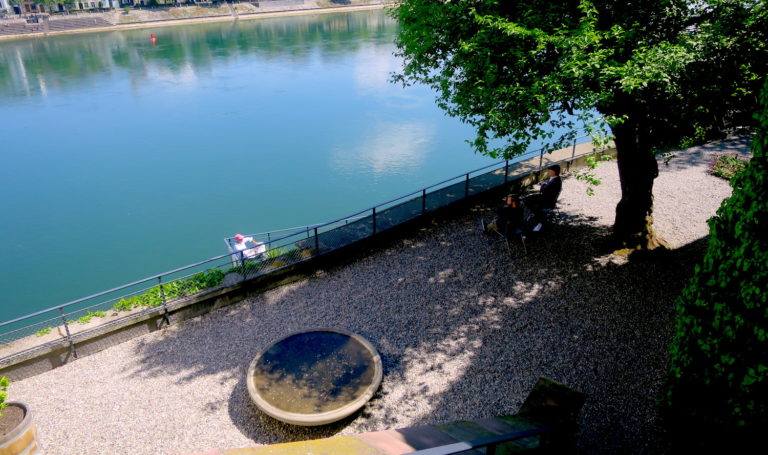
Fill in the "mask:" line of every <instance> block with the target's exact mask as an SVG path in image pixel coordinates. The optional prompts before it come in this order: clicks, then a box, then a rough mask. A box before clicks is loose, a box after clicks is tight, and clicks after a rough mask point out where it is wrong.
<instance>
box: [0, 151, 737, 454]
mask: <svg viewBox="0 0 768 455" xmlns="http://www.w3.org/2000/svg"><path fill="white" fill-rule="evenodd" d="M745 148H746V141H745V140H732V141H729V142H724V143H718V144H712V145H709V146H704V147H698V148H694V149H690V150H687V151H684V152H679V153H678V158H676V159H675V160H673V161H672V162H671V163H670V164H669V166H665V165H664V164H661V166H660V168H661V169H660V170H661V175H660V176H659V178H658V179H657V180H656V186H655V194H656V201H657V202H656V212H655V220H656V226H657V228H658V230H659V232H660V233H661V234H662V235H663V236H664V237H666V239H667V240H668V241H669V243H670V244H671V245H672V246H673V247H675V248H677V249H676V250H675V251H673V252H672V253H670V254H669V257H668V260H667V261H666V262H663V263H661V262H653V263H651V262H646V263H636V262H634V261H633V262H627V261H626V260H623V259H622V258H620V257H615V256H612V255H610V251H609V250H607V248H606V247H607V238H608V235H609V233H610V229H609V227H610V224H611V223H612V222H613V211H614V207H615V204H616V202H617V201H618V197H619V193H618V178H617V170H616V164H615V162H609V163H605V164H603V165H601V167H600V168H598V174H599V176H600V177H602V179H603V182H604V183H603V185H602V186H600V187H599V188H598V189H597V194H596V195H595V196H593V197H589V196H586V193H585V191H584V187H583V184H582V183H581V182H579V181H577V180H576V179H574V178H573V177H570V178H566V179H565V181H564V189H563V194H562V196H561V204H560V208H561V212H562V218H561V220H560V221H559V222H558V223H557V224H556V225H555V226H553V227H552V231H551V232H549V233H548V234H547V235H546V236H545V238H544V239H543V240H538V241H532V242H531V243H530V245H529V249H530V254H529V255H528V256H527V257H523V256H521V255H519V254H515V255H513V256H511V257H510V256H509V255H508V254H507V253H506V251H505V250H504V249H503V247H502V246H501V245H500V244H498V243H494V242H493V241H492V239H491V238H489V237H485V236H483V235H481V234H480V232H479V218H480V217H481V216H483V215H487V214H488V212H489V211H490V210H491V209H492V208H493V207H492V206H482V205H478V206H475V207H473V208H472V209H471V210H469V211H468V212H467V213H466V214H465V215H461V216H458V217H454V218H451V219H448V220H442V221H438V222H435V223H434V224H433V225H431V226H428V227H425V228H423V229H421V230H419V231H418V232H414V233H413V235H411V236H408V237H406V238H402V239H401V240H398V241H396V242H393V243H392V244H390V245H388V246H385V247H383V248H382V249H380V250H377V251H373V252H371V253H370V254H369V255H367V256H364V257H363V258H362V259H360V260H358V261H355V262H353V263H351V264H349V265H346V266H340V267H336V268H333V269H329V270H324V271H319V272H318V273H317V274H316V276H314V277H311V278H309V279H306V280H304V281H301V282H297V283H294V284H291V285H288V286H284V287H281V288H278V289H274V290H272V291H269V292H266V293H265V294H263V295H260V296H258V297H254V298H251V299H250V300H248V301H247V302H244V303H242V304H238V305H234V306H231V307H227V308H223V309H221V310H218V311H215V312H213V313H211V314H209V315H206V316H203V317H200V318H196V319H193V320H190V321H187V322H185V323H182V324H180V325H177V326H174V327H170V328H168V329H166V330H163V331H160V332H155V333H152V334H149V335H146V336H143V337H141V338H137V339H134V340H132V341H130V342H127V343H124V344H121V345H119V346H116V347H113V348H110V349H108V350H105V351H103V352H101V353H99V354H96V355H93V356H90V357H86V358H83V359H80V360H77V361H76V362H73V363H71V364H68V365H66V366H63V367H61V368H58V369H56V370H53V371H51V372H48V373H46V374H42V375H39V376H36V377H33V378H29V379H26V380H23V381H19V382H15V383H14V384H12V386H11V394H12V398H13V399H18V400H21V401H25V402H27V403H28V404H30V405H31V407H32V410H33V412H34V413H35V420H36V422H37V425H38V429H39V433H40V437H41V438H42V444H43V446H44V449H45V452H46V453H47V454H49V455H51V454H105V453H131V454H134V455H139V454H178V453H188V452H199V451H205V450H211V449H216V448H221V449H223V448H236V447H242V446H249V445H256V444H268V443H277V442H286V441H295V440H303V439H309V438H318V437H327V436H331V435H336V434H353V433H357V432H362V431H371V430H381V429H387V428H398V427H404V426H413V425H420V424H426V423H442V422H450V421H455V420H465V419H475V418H481V417H489V416H493V415H499V414H511V413H514V412H515V411H516V410H517V409H518V407H519V406H520V405H521V404H522V401H523V400H524V398H525V396H526V394H527V393H528V391H529V389H530V388H531V386H532V385H533V384H534V382H535V381H536V379H537V378H538V377H539V376H548V377H550V378H553V379H555V380H558V381H561V382H564V383H565V384H567V385H569V386H571V387H574V388H577V389H580V390H582V391H584V392H586V393H587V394H588V395H589V398H588V401H587V403H586V405H585V407H584V409H583V411H582V414H581V421H580V423H581V430H580V433H579V447H580V449H581V450H580V451H581V452H582V453H615V452H617V451H618V452H632V453H658V452H663V451H664V445H663V443H662V442H661V439H660V437H659V436H658V429H657V426H656V410H655V406H654V403H655V401H656V400H657V398H658V397H659V391H660V385H661V381H662V378H663V374H664V369H665V362H666V346H667V344H668V342H669V340H670V337H671V335H672V332H673V326H674V323H673V318H674V314H673V302H674V298H675V296H676V295H677V294H678V293H679V290H680V288H681V286H682V285H683V284H684V282H685V278H686V277H687V276H688V275H689V274H690V272H691V270H692V267H693V263H694V262H695V261H696V260H697V258H699V257H700V255H701V252H702V247H703V245H704V240H703V239H702V238H703V236H705V235H706V234H707V226H706V220H707V219H708V218H709V217H710V216H712V215H713V214H714V212H715V210H716V209H717V207H718V206H719V204H720V202H721V201H722V200H723V198H725V197H727V196H728V195H729V194H730V187H729V186H728V184H727V183H725V182H724V181H722V180H720V179H718V178H715V177H712V176H709V175H708V174H707V173H706V169H707V166H708V163H709V160H710V158H711V155H712V153H715V152H722V151H724V150H739V151H741V152H742V153H743V152H744V150H745ZM496 203H498V201H496V200H494V201H492V204H494V205H495V204H496ZM513 246H515V245H513ZM515 253H517V251H515ZM316 326H328V327H339V328H343V329H347V330H350V331H353V332H356V333H359V334H361V335H362V336H364V337H366V338H367V339H368V340H370V341H371V342H372V343H373V344H374V345H375V346H376V347H377V348H378V349H379V352H380V353H381V355H382V359H383V362H384V368H385V375H384V381H383V384H382V387H381V389H380V391H379V393H378V394H377V395H376V396H375V397H374V399H373V400H372V401H371V402H370V403H369V405H368V406H366V407H365V408H364V410H363V412H362V413H360V414H357V415H356V416H353V417H351V418H348V419H346V420H345V421H342V422H340V423H338V424H334V425H330V426H327V427H323V428H303V427H292V426H288V425H284V424H281V423H278V422H276V421H274V420H272V419H270V418H269V417H266V416H264V415H262V414H260V413H259V412H258V411H256V410H254V408H253V407H252V406H251V404H250V400H249V398H248V394H247V391H246V386H245V378H244V375H245V372H246V369H247V367H248V363H249V362H250V360H251V358H252V357H253V356H254V355H255V354H256V353H257V352H258V351H259V350H260V349H262V348H264V347H265V346H267V345H268V344H269V343H270V341H272V340H275V339H277V338H279V337H281V336H283V335H284V334H286V333H288V332H291V331H295V330H299V329H303V328H309V327H316Z"/></svg>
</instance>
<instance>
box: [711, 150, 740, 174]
mask: <svg viewBox="0 0 768 455" xmlns="http://www.w3.org/2000/svg"><path fill="white" fill-rule="evenodd" d="M745 167H747V160H746V159H744V158H741V157H740V156H739V155H738V154H736V153H734V154H733V155H719V156H716V157H715V158H713V159H712V163H710V166H709V173H710V174H712V175H714V176H716V177H720V178H724V179H726V180H731V179H732V178H733V177H734V176H735V175H736V174H738V173H740V172H741V171H743V170H744V168H745Z"/></svg>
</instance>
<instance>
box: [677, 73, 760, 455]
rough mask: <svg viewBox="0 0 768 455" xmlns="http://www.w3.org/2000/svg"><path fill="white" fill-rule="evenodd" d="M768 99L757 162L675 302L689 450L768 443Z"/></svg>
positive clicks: (740, 181) (723, 210) (681, 434)
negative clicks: (766, 433)
mask: <svg viewBox="0 0 768 455" xmlns="http://www.w3.org/2000/svg"><path fill="white" fill-rule="evenodd" d="M761 99H762V103H763V112H762V113H760V114H759V115H758V116H757V119H758V121H759V129H758V132H757V134H756V135H755V137H754V138H753V139H752V144H751V149H752V153H753V157H752V160H751V161H750V162H749V164H747V166H746V169H745V170H744V171H743V172H742V173H740V174H738V175H736V177H734V179H733V180H731V185H732V186H733V195H732V196H731V197H730V198H728V199H726V200H725V201H724V202H723V204H722V206H721V207H720V209H719V210H718V212H717V216H715V217H713V218H712V219H711V220H710V239H709V244H708V247H707V252H706V254H705V256H704V258H703V261H702V263H701V264H700V265H698V266H696V270H695V273H694V276H693V278H692V279H691V281H690V283H689V285H688V287H687V288H686V289H684V291H683V293H682V296H681V297H680V298H679V299H678V301H677V311H678V315H677V334H676V336H675V340H674V341H673V343H672V345H671V349H670V372H669V378H668V387H667V395H666V400H665V403H664V404H665V407H664V411H665V413H666V417H667V422H668V424H669V429H670V432H671V435H672V436H673V441H678V442H680V441H682V445H683V446H685V448H686V449H691V448H693V446H699V447H700V448H703V449H706V450H712V449H715V448H717V449H718V450H727V451H729V452H731V453H735V452H732V449H734V447H746V446H747V444H750V443H752V444H762V445H763V446H765V445H766V441H768V436H766V435H763V434H761V433H764V432H765V431H766V430H768V158H767V157H766V154H767V153H768V85H766V88H765V89H764V91H763V94H762V98H761ZM753 453H758V452H753ZM763 453H765V452H763Z"/></svg>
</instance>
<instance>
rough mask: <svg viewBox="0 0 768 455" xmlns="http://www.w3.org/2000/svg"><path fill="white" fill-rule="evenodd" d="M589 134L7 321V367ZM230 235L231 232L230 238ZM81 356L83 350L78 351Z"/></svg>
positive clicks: (476, 188) (357, 236) (437, 204)
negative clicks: (259, 246) (262, 248)
mask: <svg viewBox="0 0 768 455" xmlns="http://www.w3.org/2000/svg"><path fill="white" fill-rule="evenodd" d="M589 142H590V139H589V138H588V137H580V138H577V139H575V140H574V141H573V145H572V149H569V150H566V149H563V150H559V151H558V152H557V154H552V155H549V154H547V153H545V150H536V151H532V152H529V153H526V154H523V155H521V156H518V157H515V160H514V161H511V160H505V161H499V162H496V163H493V164H490V165H488V166H485V167H482V168H480V169H475V170H473V171H470V172H467V173H464V174H461V175H458V176H456V177H453V178H450V179H447V180H443V181H442V182H438V183H436V184H434V185H430V186H427V187H424V188H422V189H420V190H418V191H414V192H412V193H408V194H405V195H403V196H400V197H398V198H395V199H392V200H390V201H387V202H384V203H381V204H378V205H376V206H373V207H370V208H367V209H364V210H360V211H358V212H355V213H352V214H350V215H348V216H345V217H343V218H340V219H337V220H333V221H330V222H326V223H322V224H316V225H310V226H304V227H301V228H298V229H295V230H293V231H291V232H288V233H285V232H284V231H282V232H281V231H273V232H269V233H262V234H260V235H253V236H255V237H256V238H257V239H258V240H261V241H263V242H264V243H265V244H266V247H267V248H266V252H265V253H263V254H261V255H259V256H258V257H256V258H248V257H247V256H246V253H244V252H242V251H240V252H237V251H235V252H232V253H227V254H223V255H221V256H216V257H214V258H210V259H206V260H204V261H201V262H198V263H195V264H191V265H187V266H184V267H181V268H178V269H175V270H171V271H169V272H165V273H162V274H159V275H155V276H152V277H149V278H145V279H143V280H139V281H136V282H133V283H129V284H126V285H123V286H119V287H116V288H113V289H109V290H107V291H103V292H99V293H97V294H93V295H90V296H87V297H83V298H81V299H77V300H74V301H71V302H67V303H64V304H61V305H57V306H54V307H51V308H48V309H45V310H41V311H37V312H35V313H32V314H28V315H25V316H22V317H19V318H16V319H13V320H10V321H6V322H3V323H0V356H2V357H0V366H2V365H3V364H10V363H12V361H13V359H14V358H16V357H19V356H24V355H25V353H27V352H29V351H31V350H35V349H39V348H40V347H44V346H46V345H58V344H61V343H62V340H66V341H67V342H68V343H69V345H70V348H71V349H73V350H74V342H75V340H76V339H78V338H80V337H88V336H89V335H90V334H92V333H94V331H96V330H98V331H100V332H101V331H103V330H105V329H108V328H109V326H111V325H117V324H121V323H122V322H123V319H124V318H126V317H131V316H133V315H135V314H137V313H143V312H151V311H158V310H159V311H161V312H163V314H165V315H167V314H168V311H169V310H172V309H173V308H175V307H180V306H183V305H185V304H186V303H187V302H188V300H189V298H191V297H193V296H197V295H200V294H201V293H206V292H211V291H214V290H217V289H221V288H223V287H227V286H232V285H234V284H237V283H238V282H242V281H244V280H248V279H251V278H254V277H257V276H262V275H265V274H269V273H272V272H274V271H277V270H280V269H283V268H286V267H290V266H292V265H295V264H298V263H300V262H303V261H307V260H310V259H312V258H315V257H317V256H320V255H323V254H326V253H329V252H331V251H334V250H337V249H339V248H342V247H345V246H348V245H350V244H352V243H355V242H357V241H359V240H363V239H365V238H368V237H371V236H373V235H376V234H377V233H380V232H383V231H386V230H388V229H391V228H393V227H395V226H398V225H400V224H402V223H405V222H407V221H410V220H413V219H415V218H418V217H420V216H423V215H425V214H428V213H430V212H433V211H435V210H438V209H440V208H442V207H446V206H448V205H451V204H453V203H455V202H458V201H461V200H463V199H465V198H467V197H470V196H473V195H476V194H478V193H482V192H484V191H488V190H490V189H493V188H497V187H499V186H501V185H505V184H506V183H508V182H510V181H512V180H514V179H517V178H519V177H521V176H524V175H526V174H528V173H530V172H532V171H536V170H541V169H542V168H543V167H545V166H548V165H550V164H553V163H557V162H561V161H569V160H571V159H574V158H576V157H579V156H584V155H588V154H591V153H593V152H594V151H593V149H592V147H582V150H580V151H579V152H578V153H577V146H578V145H579V144H586V143H589ZM227 240H228V242H229V239H227ZM72 354H73V355H74V356H76V352H74V351H73V352H72Z"/></svg>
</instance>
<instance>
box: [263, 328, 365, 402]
mask: <svg viewBox="0 0 768 455" xmlns="http://www.w3.org/2000/svg"><path fill="white" fill-rule="evenodd" d="M373 378H374V363H373V358H372V357H371V353H370V351H368V349H366V348H365V346H363V345H362V344H360V342H358V341H357V340H356V339H354V338H352V337H350V336H348V335H344V334H341V333H335V332H305V333H300V334H296V335H293V336H291V337H288V338H286V339H284V340H282V341H279V342H278V343H276V344H274V345H273V346H272V347H271V348H269V350H267V352H265V353H264V354H263V355H262V356H261V358H260V359H259V360H258V362H257V363H256V365H255V369H254V377H253V383H254V385H255V386H256V389H257V390H258V391H259V394H260V395H261V397H262V398H263V399H264V400H265V401H267V402H268V403H269V404H271V405H272V406H274V407H276V408H278V409H281V410H283V411H287V412H295V413H298V414H315V413H321V412H328V411H333V410H334V409H339V408H341V407H343V406H345V405H347V404H349V403H351V402H353V401H355V400H356V399H358V398H360V397H361V396H362V395H363V394H364V393H365V391H366V389H367V388H368V387H369V386H371V384H373Z"/></svg>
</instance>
